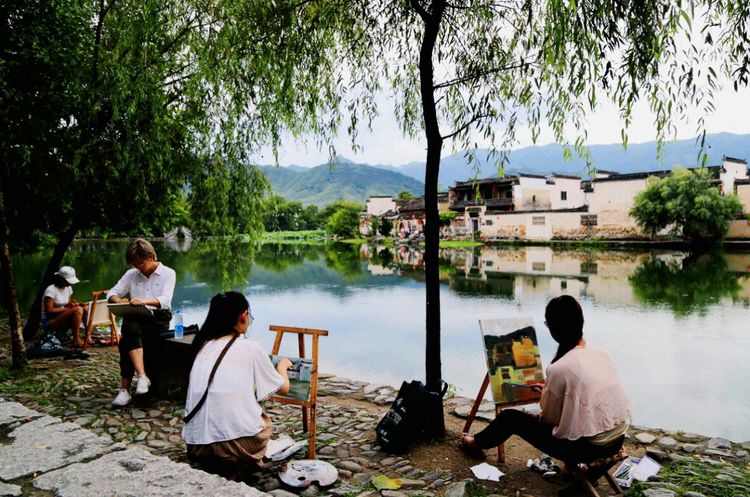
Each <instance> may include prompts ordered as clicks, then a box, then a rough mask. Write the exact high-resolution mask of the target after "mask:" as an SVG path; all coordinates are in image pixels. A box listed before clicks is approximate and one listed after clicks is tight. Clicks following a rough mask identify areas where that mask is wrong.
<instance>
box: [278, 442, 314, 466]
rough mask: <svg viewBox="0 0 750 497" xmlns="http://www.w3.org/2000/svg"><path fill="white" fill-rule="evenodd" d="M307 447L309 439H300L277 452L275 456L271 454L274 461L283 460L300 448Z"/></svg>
mask: <svg viewBox="0 0 750 497" xmlns="http://www.w3.org/2000/svg"><path fill="white" fill-rule="evenodd" d="M305 447H307V440H300V441H299V442H294V443H293V444H292V445H290V446H289V447H287V448H286V449H284V450H282V451H279V452H277V453H276V454H274V455H273V456H271V460H272V461H283V460H284V459H288V458H289V457H291V456H293V455H294V454H296V453H297V452H299V451H300V450H302V449H304V448H305Z"/></svg>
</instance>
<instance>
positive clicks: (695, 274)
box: [628, 252, 742, 316]
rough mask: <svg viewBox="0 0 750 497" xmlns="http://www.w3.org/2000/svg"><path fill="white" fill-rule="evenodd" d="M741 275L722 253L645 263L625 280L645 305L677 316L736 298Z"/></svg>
mask: <svg viewBox="0 0 750 497" xmlns="http://www.w3.org/2000/svg"><path fill="white" fill-rule="evenodd" d="M739 278H740V276H739V275H738V274H736V273H734V272H732V271H731V269H730V268H729V266H728V265H727V261H726V259H725V258H724V255H723V254H722V253H721V252H714V253H709V254H703V255H692V256H690V257H687V258H685V259H684V260H682V261H663V260H661V259H658V258H649V259H646V260H644V261H643V262H642V263H641V264H640V265H639V266H638V267H637V268H636V270H635V271H634V272H633V274H632V275H630V277H629V278H628V280H629V282H630V285H631V286H632V287H633V293H634V294H635V296H636V298H637V299H638V300H640V301H641V302H643V303H645V304H648V305H657V306H663V305H666V306H667V307H669V308H670V309H672V311H673V312H674V313H675V315H677V316H686V315H689V314H691V313H694V312H697V313H699V314H703V313H705V312H706V310H707V309H708V308H709V307H711V306H712V305H715V304H717V303H718V302H720V301H721V299H723V298H727V297H729V298H737V296H738V295H739V293H740V291H741V290H742V286H741V285H740V282H739Z"/></svg>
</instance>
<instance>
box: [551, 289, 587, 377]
mask: <svg viewBox="0 0 750 497" xmlns="http://www.w3.org/2000/svg"><path fill="white" fill-rule="evenodd" d="M544 319H546V320H547V326H548V327H549V331H550V333H551V334H552V338H554V339H555V341H556V342H557V343H559V344H560V345H559V346H558V347H557V353H556V354H555V358H554V359H552V363H553V364H554V363H555V362H557V361H559V360H560V359H561V358H562V356H564V355H565V354H567V353H568V352H570V351H571V350H573V349H574V348H575V347H576V345H578V342H579V341H580V340H581V338H582V337H583V310H582V309H581V304H579V303H578V301H577V300H576V299H574V298H573V297H571V296H570V295H560V296H559V297H555V298H554V299H552V300H550V301H549V303H548V304H547V308H546V309H545V310H544Z"/></svg>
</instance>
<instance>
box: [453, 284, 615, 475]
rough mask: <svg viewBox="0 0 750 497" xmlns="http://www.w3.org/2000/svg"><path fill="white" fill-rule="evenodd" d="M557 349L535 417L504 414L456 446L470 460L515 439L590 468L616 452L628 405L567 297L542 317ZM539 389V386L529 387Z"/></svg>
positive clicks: (605, 356) (601, 351)
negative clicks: (516, 436)
mask: <svg viewBox="0 0 750 497" xmlns="http://www.w3.org/2000/svg"><path fill="white" fill-rule="evenodd" d="M544 317H545V319H546V321H545V322H544V324H546V325H547V327H548V328H549V331H550V334H551V335H552V338H553V339H554V340H555V341H556V342H557V343H558V344H559V347H558V349H557V354H556V355H555V357H554V359H552V364H550V366H549V368H548V369H547V380H546V383H545V384H544V388H543V390H542V398H541V400H540V405H541V408H542V411H541V413H540V414H538V415H536V414H529V413H526V412H523V411H519V410H516V409H504V410H502V411H501V412H500V414H498V416H497V417H496V418H495V419H494V420H493V421H492V422H491V423H490V424H489V426H487V428H485V429H484V430H482V431H480V432H479V433H477V434H476V435H474V436H471V435H469V434H464V435H463V437H462V438H461V441H460V446H461V448H462V449H464V451H466V452H467V453H469V454H472V455H475V456H482V455H483V451H484V449H488V448H490V447H496V446H498V445H500V444H502V443H504V442H505V441H506V440H508V439H509V438H510V437H511V435H518V436H520V437H521V438H523V439H524V440H526V441H527V442H528V443H530V444H531V445H533V446H534V447H536V448H537V449H539V450H541V451H543V452H545V453H546V454H549V455H550V456H552V457H554V458H556V459H560V460H562V461H564V462H566V463H576V464H577V463H590V462H592V461H594V460H597V459H600V458H605V457H609V456H613V455H615V454H617V453H618V452H619V451H620V449H621V448H622V444H623V441H624V440H625V432H626V431H627V428H628V424H629V420H630V408H629V405H628V399H627V397H626V395H625V392H624V390H623V388H622V384H621V383H620V378H619V377H618V374H617V369H616V367H615V364H614V362H613V361H612V358H611V357H610V356H609V354H608V353H607V351H606V350H604V349H603V348H601V347H597V346H596V345H592V344H589V343H587V342H586V340H584V339H583V311H582V310H581V306H580V304H579V303H578V301H576V299H574V298H573V297H571V296H569V295H562V296H560V297H556V298H554V299H552V300H551V301H550V302H549V303H548V304H547V308H546V310H545V312H544ZM534 387H535V388H538V389H541V388H542V387H541V385H534Z"/></svg>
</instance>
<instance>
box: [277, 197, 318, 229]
mask: <svg viewBox="0 0 750 497" xmlns="http://www.w3.org/2000/svg"><path fill="white" fill-rule="evenodd" d="M263 225H264V227H265V229H266V231H308V230H317V229H320V228H321V227H322V223H321V219H320V212H319V210H318V207H317V206H315V205H308V206H303V205H302V203H301V202H296V201H291V202H290V201H287V200H286V199H285V198H284V197H282V196H280V195H273V196H272V197H270V198H269V199H267V200H266V202H265V203H264V206H263Z"/></svg>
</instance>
